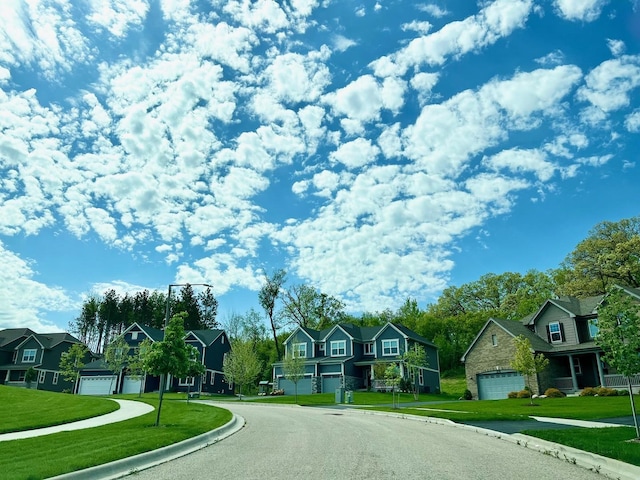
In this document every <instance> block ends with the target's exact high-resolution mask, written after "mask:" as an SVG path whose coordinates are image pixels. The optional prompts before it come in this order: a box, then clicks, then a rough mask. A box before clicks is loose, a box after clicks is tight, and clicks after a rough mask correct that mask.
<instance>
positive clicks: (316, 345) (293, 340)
mask: <svg viewBox="0 0 640 480" xmlns="http://www.w3.org/2000/svg"><path fill="white" fill-rule="evenodd" d="M416 344H418V345H422V347H424V349H425V352H426V356H427V366H426V367H424V368H421V369H420V372H419V375H418V384H419V387H420V390H421V391H423V392H427V393H428V392H439V391H440V368H439V361H438V349H437V347H436V346H435V344H433V343H432V342H430V341H429V340H427V339H426V338H423V337H421V336H420V335H418V334H417V333H415V332H413V331H411V330H409V329H408V328H406V327H404V326H403V325H399V324H395V323H387V324H385V325H382V326H376V327H357V326H354V325H351V324H339V325H335V326H333V327H331V328H328V329H325V330H322V331H318V330H313V329H310V328H304V327H298V328H296V329H295V330H294V331H293V333H292V334H291V335H290V336H289V337H288V338H287V339H286V340H285V342H284V346H285V354H286V355H291V354H293V353H294V352H295V355H296V356H301V357H303V358H305V359H306V360H305V376H304V378H303V379H302V380H300V381H299V382H298V385H297V389H298V393H301V394H310V393H322V392H335V390H336V388H340V387H344V388H346V389H349V390H355V389H369V388H370V389H374V390H375V389H381V388H385V382H384V379H376V378H375V373H374V366H375V365H376V364H381V363H398V364H399V365H400V368H401V369H402V368H403V367H402V365H401V362H400V359H401V357H402V355H403V354H404V352H406V351H407V350H408V349H410V348H412V347H413V345H416ZM401 373H403V374H404V372H401ZM273 385H274V388H276V389H282V390H284V391H285V394H290V393H293V391H294V385H293V383H292V382H290V381H289V380H287V379H286V378H285V377H284V370H283V363H282V362H278V363H274V364H273Z"/></svg>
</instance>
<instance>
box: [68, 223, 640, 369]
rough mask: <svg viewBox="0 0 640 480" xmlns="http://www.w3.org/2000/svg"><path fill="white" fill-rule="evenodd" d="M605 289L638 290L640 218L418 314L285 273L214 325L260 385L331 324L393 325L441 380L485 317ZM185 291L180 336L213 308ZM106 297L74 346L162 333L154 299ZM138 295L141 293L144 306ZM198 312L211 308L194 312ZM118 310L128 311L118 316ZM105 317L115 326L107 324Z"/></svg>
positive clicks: (471, 286)
mask: <svg viewBox="0 0 640 480" xmlns="http://www.w3.org/2000/svg"><path fill="white" fill-rule="evenodd" d="M613 284H624V285H626V286H629V287H640V217H633V218H630V219H624V220H621V221H619V222H602V223H599V224H598V225H596V226H595V227H594V228H593V229H592V230H591V231H590V232H589V235H588V236H587V238H586V239H585V240H583V241H581V242H580V243H579V244H578V245H577V246H576V247H575V249H574V250H573V251H572V252H571V253H569V254H568V255H567V257H566V259H565V260H564V261H563V262H562V263H561V265H560V266H559V267H558V268H556V269H552V270H549V271H547V272H540V271H537V270H531V271H528V272H526V273H524V274H521V273H517V272H505V273H501V274H495V273H487V274H485V275H482V276H481V277H480V278H479V279H478V280H476V281H474V282H469V283H466V284H463V285H461V286H451V287H448V288H446V289H445V290H444V291H443V292H442V294H441V295H440V297H439V298H438V300H437V301H436V302H435V303H432V304H429V305H427V306H426V307H425V308H423V309H422V308H420V307H419V306H418V302H417V300H416V299H415V298H407V299H406V300H405V302H404V303H403V304H402V306H401V307H400V308H398V309H397V310H391V309H387V310H384V311H377V312H363V313H361V314H359V315H354V314H349V313H347V312H346V310H345V305H344V303H343V302H342V301H340V300H339V299H338V298H336V297H333V296H331V295H329V294H326V293H323V292H321V291H319V290H318V289H316V288H314V287H312V286H309V285H290V286H288V285H287V278H286V272H285V271H284V270H277V271H275V272H273V273H271V274H268V273H267V272H265V273H264V279H263V286H262V288H261V289H260V291H259V292H258V300H259V304H260V306H261V308H262V312H258V311H256V310H254V309H251V310H249V311H247V312H245V313H233V314H231V315H229V316H228V318H226V319H224V320H223V321H222V322H221V327H222V328H224V329H225V331H226V332H227V335H228V336H229V337H230V339H231V341H232V343H233V342H243V343H249V344H250V345H251V349H252V351H254V352H255V353H256V355H257V357H258V359H259V362H260V363H261V365H262V371H261V373H260V375H259V376H260V377H261V378H263V379H270V378H271V364H272V363H273V362H275V361H278V360H280V359H282V358H283V352H282V343H283V341H284V340H285V339H286V338H287V337H288V336H289V334H290V333H291V331H292V330H293V328H294V327H296V326H302V327H307V328H312V329H316V330H322V329H324V328H329V327H331V326H333V325H335V324H337V323H352V324H354V325H358V326H374V325H381V324H384V323H386V322H396V323H401V324H403V325H405V326H406V327H408V328H410V329H411V330H413V331H415V332H416V333H418V334H419V335H421V336H423V337H425V338H426V339H428V340H431V341H433V342H434V343H435V344H436V345H437V347H438V349H439V359H440V369H441V371H442V372H443V374H444V375H447V374H454V373H459V372H460V371H461V370H462V365H461V364H460V358H461V357H462V355H463V354H464V352H465V351H466V349H467V348H468V346H469V345H470V344H471V342H472V341H473V339H474V338H475V336H476V335H477V333H478V331H479V330H480V328H481V327H482V325H484V323H485V322H486V321H487V320H488V319H489V318H490V317H495V318H502V319H511V320H514V321H519V320H521V319H522V318H524V317H525V316H527V315H529V314H532V313H534V312H535V311H536V310H537V309H538V308H539V307H540V306H541V305H542V304H543V303H544V301H545V300H547V299H549V298H559V297H561V296H566V295H570V296H576V297H587V296H593V295H600V294H603V293H605V292H606V291H607V289H608V288H609V287H610V286H611V285H613ZM185 288H186V287H185ZM183 290H184V289H183ZM190 291H191V293H188V292H187V293H186V294H184V293H182V292H181V295H180V296H179V297H178V298H177V299H176V300H175V303H174V300H172V304H171V305H172V306H171V310H172V312H174V313H175V312H180V311H186V312H188V316H187V319H186V320H185V322H186V323H185V328H186V329H193V328H196V327H194V326H192V325H196V326H197V328H210V326H218V323H217V321H216V317H215V313H216V312H217V301H215V298H214V297H213V295H211V293H210V291H209V292H208V294H207V301H206V302H203V300H202V299H200V297H199V296H195V295H194V294H193V291H192V290H190ZM114 294H115V292H113V293H110V292H107V293H105V295H104V297H103V298H102V301H101V302H100V301H96V299H92V298H90V299H88V300H87V302H85V305H84V306H83V310H82V315H81V316H80V317H79V319H77V320H76V323H75V326H76V328H75V329H72V331H73V332H74V333H77V334H78V335H79V338H80V339H81V340H83V341H85V339H84V338H83V335H85V337H89V338H90V339H91V340H93V341H94V343H95V341H96V339H97V340H98V345H103V346H104V345H105V344H107V343H108V339H109V338H110V337H111V335H113V333H114V328H115V331H117V330H118V329H120V328H122V327H123V326H125V325H127V323H126V322H129V323H128V324H131V323H132V322H133V321H137V322H139V323H141V324H143V325H150V326H154V327H156V328H161V327H162V325H163V322H164V306H165V304H166V296H164V295H163V294H162V293H158V292H153V293H151V294H149V292H146V293H145V292H142V293H138V294H136V295H135V296H134V297H128V298H129V300H127V301H126V302H125V301H124V298H126V297H127V296H126V295H125V297H123V298H122V299H121V301H120V303H123V304H124V305H125V306H126V305H127V304H128V303H130V304H131V307H130V308H129V307H126V308H121V307H118V308H116V307H115V306H113V305H119V304H118V302H113V301H112V300H110V299H111V298H113V297H114ZM201 295H202V294H201ZM139 296H145V298H146V299H147V301H146V303H145V302H144V301H143V300H142V298H138V297H139ZM136 299H137V300H136ZM91 302H95V303H91ZM103 305H104V306H103ZM108 305H111V307H108ZM142 305H145V307H144V308H143V307H142ZM200 305H202V306H205V307H206V305H209V307H206V308H205V309H204V310H200V311H199V310H198V306H200ZM211 305H215V308H213V309H212V308H211ZM202 306H200V307H199V308H203V307H202ZM109 308H111V310H109ZM189 308H191V309H190V310H189ZM207 308H208V309H207ZM120 310H123V311H124V312H125V313H126V314H123V313H116V312H120ZM203 311H204V312H205V313H204V314H203ZM101 312H102V313H101ZM110 312H111V313H110ZM142 312H145V313H144V314H143V313H142ZM196 312H199V313H196ZM206 312H209V315H207V313H206ZM211 312H213V316H212V315H211ZM118 315H119V316H118ZM110 318H118V319H119V320H118V321H117V322H116V323H109V319H110ZM85 319H86V320H85ZM125 319H126V320H125ZM187 322H188V323H187ZM191 322H194V323H191ZM85 325H86V326H88V327H89V329H88V331H87V332H86V333H85V330H81V329H80V328H79V327H85ZM114 326H115V327H114ZM88 333H90V334H91V335H92V336H90V335H88ZM101 335H102V336H101ZM107 335H108V338H105V336H107ZM94 337H95V339H94ZM100 339H101V341H102V343H100Z"/></svg>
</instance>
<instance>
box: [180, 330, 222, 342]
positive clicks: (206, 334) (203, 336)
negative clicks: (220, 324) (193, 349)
mask: <svg viewBox="0 0 640 480" xmlns="http://www.w3.org/2000/svg"><path fill="white" fill-rule="evenodd" d="M186 333H187V335H189V333H193V334H194V335H195V336H196V337H197V338H198V340H200V341H201V342H202V343H204V344H205V345H211V344H212V343H213V342H215V341H216V340H217V339H218V337H219V336H220V335H222V334H223V333H224V330H218V329H211V330H189V331H188V332H186Z"/></svg>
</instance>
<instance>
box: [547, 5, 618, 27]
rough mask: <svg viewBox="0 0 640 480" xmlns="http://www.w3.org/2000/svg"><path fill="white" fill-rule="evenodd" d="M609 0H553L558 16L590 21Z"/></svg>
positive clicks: (596, 16)
mask: <svg viewBox="0 0 640 480" xmlns="http://www.w3.org/2000/svg"><path fill="white" fill-rule="evenodd" d="M607 3H609V0H555V6H556V9H557V11H558V13H559V14H560V16H561V17H562V18H564V19H566V20H573V21H582V22H592V21H594V20H595V19H596V18H598V17H599V16H600V13H601V12H602V8H603V7H604V6H605V5H606V4H607Z"/></svg>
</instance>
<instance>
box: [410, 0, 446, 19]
mask: <svg viewBox="0 0 640 480" xmlns="http://www.w3.org/2000/svg"><path fill="white" fill-rule="evenodd" d="M417 8H418V10H422V11H423V12H426V13H428V14H429V15H431V16H432V17H435V18H442V17H444V16H447V15H449V11H447V10H446V9H445V8H442V7H440V6H439V5H436V4H435V3H428V4H426V5H417Z"/></svg>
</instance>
